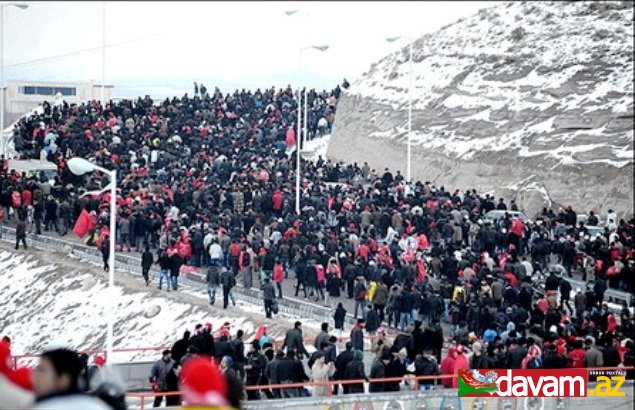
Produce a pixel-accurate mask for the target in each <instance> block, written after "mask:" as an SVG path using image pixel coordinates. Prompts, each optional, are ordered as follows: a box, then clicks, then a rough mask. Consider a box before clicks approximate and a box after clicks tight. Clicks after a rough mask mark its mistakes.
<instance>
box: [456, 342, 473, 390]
mask: <svg viewBox="0 0 635 410" xmlns="http://www.w3.org/2000/svg"><path fill="white" fill-rule="evenodd" d="M457 353H458V350H457ZM459 370H470V365H469V364H468V363H467V357H465V354H463V353H458V354H457V355H456V358H455V359H454V370H453V371H452V374H454V377H453V378H452V387H453V388H455V389H456V388H458V387H459V384H458V383H459Z"/></svg>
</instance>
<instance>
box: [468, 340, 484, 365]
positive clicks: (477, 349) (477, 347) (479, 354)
mask: <svg viewBox="0 0 635 410" xmlns="http://www.w3.org/2000/svg"><path fill="white" fill-rule="evenodd" d="M472 351H473V352H474V354H473V355H472V357H471V359H470V360H471V363H470V369H487V368H488V367H487V357H486V356H485V355H484V354H483V345H481V344H480V343H479V342H474V344H473V345H472Z"/></svg>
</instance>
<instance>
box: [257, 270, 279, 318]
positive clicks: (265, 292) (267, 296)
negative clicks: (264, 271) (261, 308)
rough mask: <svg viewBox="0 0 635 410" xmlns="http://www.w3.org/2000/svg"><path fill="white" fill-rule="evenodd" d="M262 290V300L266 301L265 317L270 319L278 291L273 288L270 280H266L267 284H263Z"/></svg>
mask: <svg viewBox="0 0 635 410" xmlns="http://www.w3.org/2000/svg"><path fill="white" fill-rule="evenodd" d="M260 289H262V298H263V300H264V301H265V316H266V317H267V318H269V319H270V318H271V314H272V313H273V312H272V309H271V307H272V305H273V299H274V298H275V295H276V289H275V288H274V287H273V284H272V283H271V280H269V278H266V279H265V283H263V284H262V286H261V287H260Z"/></svg>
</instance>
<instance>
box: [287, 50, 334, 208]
mask: <svg viewBox="0 0 635 410" xmlns="http://www.w3.org/2000/svg"><path fill="white" fill-rule="evenodd" d="M311 49H312V50H318V51H326V50H328V49H329V46H328V45H318V46H307V47H300V48H299V49H298V132H297V138H296V143H295V146H296V150H295V153H296V170H295V213H296V214H298V215H300V212H301V210H300V179H301V178H300V171H301V170H300V141H302V139H303V138H304V140H303V141H302V142H303V144H302V148H304V145H305V143H306V133H307V126H306V122H307V100H308V96H307V93H306V87H304V90H303V91H304V132H302V126H301V122H302V121H301V119H302V91H301V90H300V82H301V79H300V77H301V73H302V50H311Z"/></svg>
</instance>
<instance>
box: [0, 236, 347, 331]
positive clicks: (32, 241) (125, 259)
mask: <svg viewBox="0 0 635 410" xmlns="http://www.w3.org/2000/svg"><path fill="white" fill-rule="evenodd" d="M0 230H1V232H2V239H1V240H3V241H5V242H11V243H15V229H14V228H10V227H5V226H1V227H0ZM26 241H27V245H28V246H32V247H35V248H38V249H42V250H44V251H47V252H57V253H65V254H68V255H70V256H72V257H76V258H80V259H84V260H87V261H89V262H93V263H96V264H98V265H101V264H102V263H103V261H102V255H101V252H99V250H97V249H96V248H94V247H90V246H86V245H82V244H78V243H74V242H70V241H66V240H64V239H61V238H52V237H48V236H44V235H29V236H28V237H27V239H26ZM115 269H116V270H119V271H124V272H128V273H131V274H134V275H137V276H139V277H141V275H142V271H141V260H140V259H139V258H136V257H133V256H129V255H125V254H122V253H121V252H117V253H116V254H115ZM150 273H151V274H153V275H154V276H155V277H158V275H159V269H158V268H157V267H156V266H152V267H151V269H150ZM179 281H180V282H181V283H183V284H186V285H189V286H192V287H194V288H196V289H200V290H201V292H203V293H206V292H207V288H206V281H205V277H204V276H203V275H202V274H200V273H191V272H190V273H183V274H182V275H181V276H180V279H179ZM233 290H234V296H235V297H236V299H237V300H240V301H242V302H245V303H248V304H253V305H261V306H263V312H264V305H263V303H264V302H263V299H262V297H261V292H260V290H257V289H254V288H251V289H246V288H244V287H242V285H241V284H237V285H236V286H235V287H234V288H233ZM277 302H278V307H279V314H280V313H282V314H289V315H293V316H297V317H302V318H305V319H308V320H314V321H317V322H319V323H321V322H327V323H331V319H332V313H333V312H332V309H330V308H326V307H323V306H319V305H314V304H310V303H307V302H304V301H300V300H292V299H289V298H286V299H277ZM347 322H348V323H349V324H352V323H354V318H353V316H352V314H350V313H348V314H347Z"/></svg>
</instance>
